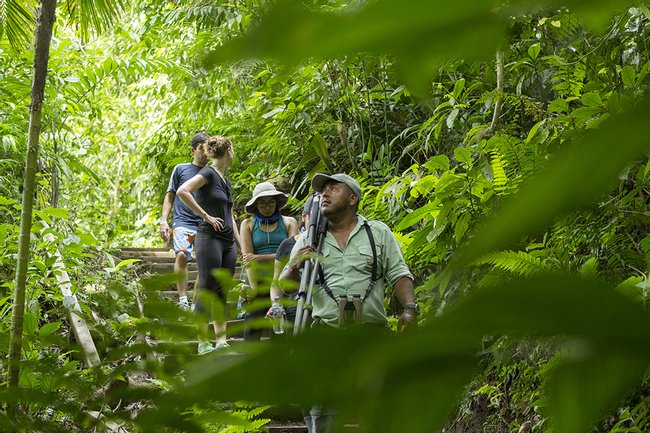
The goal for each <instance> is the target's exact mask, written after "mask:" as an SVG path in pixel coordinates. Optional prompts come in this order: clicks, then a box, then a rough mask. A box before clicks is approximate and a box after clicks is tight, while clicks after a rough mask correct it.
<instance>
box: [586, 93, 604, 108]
mask: <svg viewBox="0 0 650 433" xmlns="http://www.w3.org/2000/svg"><path fill="white" fill-rule="evenodd" d="M582 103H583V104H584V105H585V106H587V107H594V108H595V107H602V106H603V100H602V99H601V97H600V95H599V94H598V93H597V92H589V93H585V94H584V95H582Z"/></svg>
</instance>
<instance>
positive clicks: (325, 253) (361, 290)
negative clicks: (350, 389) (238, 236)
mask: <svg viewBox="0 0 650 433" xmlns="http://www.w3.org/2000/svg"><path fill="white" fill-rule="evenodd" d="M311 184H312V188H313V189H314V191H317V192H320V193H321V194H322V196H321V201H320V203H321V212H322V214H323V215H324V216H326V217H327V219H328V226H327V233H326V235H325V241H324V243H323V250H322V252H321V254H322V257H321V269H322V273H321V274H320V275H321V276H322V277H323V278H324V280H325V284H321V285H320V286H317V287H315V288H314V292H313V300H312V307H313V312H312V317H313V318H314V320H317V321H318V322H319V323H321V324H325V325H329V326H333V327H338V326H339V323H340V321H339V302H340V299H341V297H342V296H343V297H347V300H348V302H350V303H352V301H353V299H354V298H355V296H356V297H357V299H358V300H361V301H362V302H361V308H360V320H359V322H360V323H361V324H382V325H386V324H387V320H386V311H385V309H384V286H385V284H386V283H389V284H390V285H392V287H393V290H394V292H395V296H396V297H397V300H398V301H399V302H400V303H401V304H402V306H403V307H404V313H402V315H401V316H400V327H404V326H406V327H408V326H414V325H415V324H416V322H417V306H416V304H415V295H414V292H413V276H412V275H411V273H410V272H409V269H408V267H407V266H406V263H405V262H404V257H403V256H402V252H401V250H400V248H399V244H398V243H397V239H395V236H394V235H393V233H392V232H391V230H390V229H389V228H388V226H387V225H386V224H384V223H382V222H380V221H371V220H366V219H365V218H364V217H363V216H361V215H358V214H357V211H358V208H359V201H360V200H361V194H362V193H361V186H360V185H359V183H358V182H357V181H356V180H355V179H354V178H352V177H351V176H349V175H347V174H343V173H337V174H334V175H331V176H330V175H326V174H322V173H318V174H316V175H315V176H314V178H313V179H312V181H311ZM365 224H367V225H368V226H369V228H370V231H371V236H372V238H373V240H374V244H375V251H376V252H375V254H374V255H373V251H372V245H371V242H372V241H371V239H370V236H369V234H368V233H367V230H366V227H364V225H365ZM313 252H314V249H313V248H312V247H311V246H309V245H308V240H307V236H306V234H303V235H302V236H301V237H300V238H299V239H298V241H297V242H296V245H295V246H294V247H293V250H292V251H291V259H290V260H289V263H288V264H287V266H286V267H285V269H284V271H283V273H282V275H281V276H280V279H281V280H283V279H292V280H294V281H298V280H299V271H300V269H301V268H302V265H303V263H304V261H305V260H304V256H305V255H306V254H307V255H308V253H313ZM375 255H376V267H375V274H376V282H375V283H374V285H373V287H371V286H370V285H371V279H372V278H371V277H372V268H373V266H372V265H373V258H374V256H375ZM328 289H329V290H328ZM344 299H345V298H344Z"/></svg>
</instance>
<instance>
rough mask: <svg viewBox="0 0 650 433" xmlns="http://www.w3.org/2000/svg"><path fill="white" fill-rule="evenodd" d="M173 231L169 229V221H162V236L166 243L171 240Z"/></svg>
mask: <svg viewBox="0 0 650 433" xmlns="http://www.w3.org/2000/svg"><path fill="white" fill-rule="evenodd" d="M171 235H172V231H171V230H170V229H169V224H168V223H167V221H165V222H161V223H160V237H161V238H162V240H163V241H165V243H167V242H169V239H170V238H171Z"/></svg>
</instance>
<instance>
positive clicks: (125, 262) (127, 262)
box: [115, 259, 142, 270]
mask: <svg viewBox="0 0 650 433" xmlns="http://www.w3.org/2000/svg"><path fill="white" fill-rule="evenodd" d="M141 261H142V260H140V259H127V260H122V261H121V262H119V263H118V264H117V266H115V270H118V269H120V268H124V267H126V266H130V265H132V264H133V263H138V262H141Z"/></svg>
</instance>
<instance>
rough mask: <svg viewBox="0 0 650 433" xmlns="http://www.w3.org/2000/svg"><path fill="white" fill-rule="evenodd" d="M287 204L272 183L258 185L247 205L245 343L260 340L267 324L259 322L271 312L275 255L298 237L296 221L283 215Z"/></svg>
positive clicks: (243, 229)
mask: <svg viewBox="0 0 650 433" xmlns="http://www.w3.org/2000/svg"><path fill="white" fill-rule="evenodd" d="M286 204H287V195H286V194H285V193H283V192H281V191H278V190H277V189H275V186H273V184H272V183H270V182H262V183H259V184H257V185H256V186H255V188H254V189H253V197H252V198H251V199H250V200H249V201H248V203H246V212H248V213H250V214H253V216H252V217H251V218H246V219H245V220H244V221H242V223H241V228H240V230H239V231H240V234H241V250H242V257H243V260H244V264H245V265H246V273H247V275H248V282H249V285H250V287H251V290H250V291H249V292H248V293H245V294H243V296H244V302H245V303H248V304H249V307H248V308H247V313H246V315H245V323H246V325H245V329H244V339H245V340H259V339H260V337H261V335H262V329H263V325H262V324H261V323H259V322H261V321H262V320H263V318H264V316H265V314H266V310H267V309H268V303H269V297H268V296H269V288H270V286H271V280H272V279H273V263H274V260H275V252H276V251H277V249H278V246H279V245H280V243H281V242H282V241H283V240H285V239H286V238H288V237H290V236H295V235H297V234H298V222H297V221H296V219H295V218H293V217H288V216H283V215H281V214H280V209H282V208H283V207H284V205H286ZM254 300H255V301H256V302H255V303H254V304H253V303H252V302H253V301H254ZM255 304H257V305H255ZM254 322H258V323H257V324H256V323H254Z"/></svg>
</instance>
